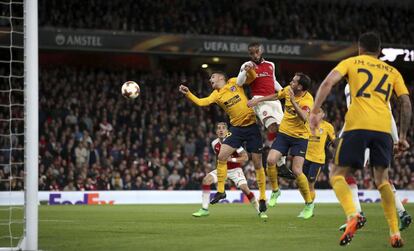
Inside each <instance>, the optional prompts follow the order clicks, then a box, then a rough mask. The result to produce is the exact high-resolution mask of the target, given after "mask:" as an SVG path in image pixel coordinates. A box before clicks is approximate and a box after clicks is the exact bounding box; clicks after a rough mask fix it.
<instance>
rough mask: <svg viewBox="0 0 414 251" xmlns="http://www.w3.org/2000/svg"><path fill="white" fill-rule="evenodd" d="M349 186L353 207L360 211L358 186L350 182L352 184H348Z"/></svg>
mask: <svg viewBox="0 0 414 251" xmlns="http://www.w3.org/2000/svg"><path fill="white" fill-rule="evenodd" d="M349 188H350V189H351V192H352V200H353V201H354V204H355V208H356V210H357V212H358V213H360V212H361V211H362V209H361V203H360V202H359V197H358V186H357V185H356V184H352V185H349Z"/></svg>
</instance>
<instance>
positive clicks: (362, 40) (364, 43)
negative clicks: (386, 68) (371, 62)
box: [358, 32, 381, 53]
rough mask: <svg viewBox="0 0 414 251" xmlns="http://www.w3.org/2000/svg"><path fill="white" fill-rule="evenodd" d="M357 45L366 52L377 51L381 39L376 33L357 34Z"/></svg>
mask: <svg viewBox="0 0 414 251" xmlns="http://www.w3.org/2000/svg"><path fill="white" fill-rule="evenodd" d="M358 42H359V46H360V47H361V48H363V49H364V50H366V51H367V52H372V53H378V52H379V51H380V48H381V40H380V37H379V35H378V34H377V33H375V32H366V33H364V34H361V35H360V36H359V40H358Z"/></svg>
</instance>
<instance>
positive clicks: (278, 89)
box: [270, 62, 283, 91]
mask: <svg viewBox="0 0 414 251" xmlns="http://www.w3.org/2000/svg"><path fill="white" fill-rule="evenodd" d="M270 63H271V64H272V66H273V81H274V83H275V89H276V91H280V90H282V89H283V88H282V86H281V85H280V83H279V82H277V80H276V75H275V72H276V68H275V64H274V63H273V62H270Z"/></svg>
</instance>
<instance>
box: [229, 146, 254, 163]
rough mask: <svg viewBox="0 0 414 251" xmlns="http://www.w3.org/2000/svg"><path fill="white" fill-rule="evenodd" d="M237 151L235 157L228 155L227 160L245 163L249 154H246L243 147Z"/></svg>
mask: <svg viewBox="0 0 414 251" xmlns="http://www.w3.org/2000/svg"><path fill="white" fill-rule="evenodd" d="M236 151H237V153H238V154H239V155H240V156H239V157H237V158H234V157H233V158H232V157H230V158H229V160H228V161H230V162H233V163H240V164H244V163H246V161H248V160H249V155H248V154H247V152H246V151H245V150H244V149H243V147H240V148H239V149H237V150H236Z"/></svg>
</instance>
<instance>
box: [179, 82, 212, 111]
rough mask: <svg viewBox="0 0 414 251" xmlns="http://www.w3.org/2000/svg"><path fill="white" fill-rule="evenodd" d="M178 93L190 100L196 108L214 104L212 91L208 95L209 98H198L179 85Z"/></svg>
mask: <svg viewBox="0 0 414 251" xmlns="http://www.w3.org/2000/svg"><path fill="white" fill-rule="evenodd" d="M179 91H180V92H181V93H183V94H184V95H185V96H186V97H187V98H188V99H189V100H191V101H192V102H193V103H194V104H196V105H198V106H208V105H210V104H212V103H214V102H215V95H214V91H213V92H212V93H211V94H210V96H208V97H206V98H198V97H197V96H195V95H194V94H192V93H191V91H190V90H189V89H188V87H187V86H185V85H180V87H179Z"/></svg>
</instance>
